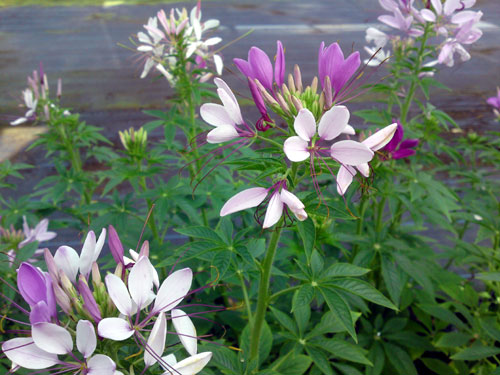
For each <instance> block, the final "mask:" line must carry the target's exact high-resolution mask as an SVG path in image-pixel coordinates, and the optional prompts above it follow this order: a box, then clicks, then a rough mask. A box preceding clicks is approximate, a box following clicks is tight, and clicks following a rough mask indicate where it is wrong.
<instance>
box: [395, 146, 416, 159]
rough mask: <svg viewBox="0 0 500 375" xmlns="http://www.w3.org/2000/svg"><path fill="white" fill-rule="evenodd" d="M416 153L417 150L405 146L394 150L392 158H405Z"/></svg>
mask: <svg viewBox="0 0 500 375" xmlns="http://www.w3.org/2000/svg"><path fill="white" fill-rule="evenodd" d="M415 154H416V151H415V150H413V149H408V148H405V149H402V150H397V151H394V152H393V154H392V158H393V159H403V158H407V157H409V156H412V155H415Z"/></svg>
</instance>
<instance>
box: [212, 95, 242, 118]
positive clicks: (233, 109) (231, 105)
mask: <svg viewBox="0 0 500 375" xmlns="http://www.w3.org/2000/svg"><path fill="white" fill-rule="evenodd" d="M217 93H218V94H219V98H220V100H221V101H222V104H224V108H225V109H226V111H227V114H228V115H229V117H230V118H231V119H232V120H233V122H234V123H235V124H243V118H242V117H241V110H240V106H239V105H238V102H237V101H235V100H234V99H233V98H234V95H233V97H231V95H229V94H228V92H227V91H226V90H225V89H217Z"/></svg>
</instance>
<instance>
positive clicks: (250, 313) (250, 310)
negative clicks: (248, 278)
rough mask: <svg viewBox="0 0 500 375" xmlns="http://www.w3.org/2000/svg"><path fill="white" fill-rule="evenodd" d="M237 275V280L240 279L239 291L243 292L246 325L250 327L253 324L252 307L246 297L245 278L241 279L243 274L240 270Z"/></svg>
mask: <svg viewBox="0 0 500 375" xmlns="http://www.w3.org/2000/svg"><path fill="white" fill-rule="evenodd" d="M237 274H238V278H239V279H240V283H241V290H243V299H244V300H245V306H246V309H247V314H248V323H250V326H252V324H253V316H252V305H251V304H250V298H249V297H248V290H247V285H246V284H245V278H244V277H243V273H242V272H241V271H240V270H238V272H237Z"/></svg>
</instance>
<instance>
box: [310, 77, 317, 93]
mask: <svg viewBox="0 0 500 375" xmlns="http://www.w3.org/2000/svg"><path fill="white" fill-rule="evenodd" d="M311 91H312V93H313V94H316V91H318V77H314V78H313V80H312V82H311Z"/></svg>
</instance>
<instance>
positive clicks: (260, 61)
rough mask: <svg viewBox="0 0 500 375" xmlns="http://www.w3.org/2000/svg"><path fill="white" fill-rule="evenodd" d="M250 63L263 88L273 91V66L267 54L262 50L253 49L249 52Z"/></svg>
mask: <svg viewBox="0 0 500 375" xmlns="http://www.w3.org/2000/svg"><path fill="white" fill-rule="evenodd" d="M248 63H249V64H250V66H251V67H252V72H253V74H254V76H255V78H257V79H258V80H259V81H260V83H262V86H264V87H265V88H266V89H268V90H272V89H273V66H272V64H271V61H270V60H269V57H268V56H267V54H266V53H265V52H264V51H262V50H261V49H260V48H257V47H252V48H250V51H249V52H248Z"/></svg>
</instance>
